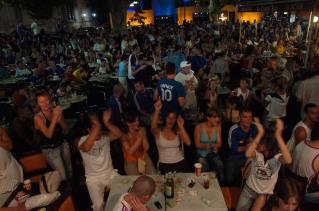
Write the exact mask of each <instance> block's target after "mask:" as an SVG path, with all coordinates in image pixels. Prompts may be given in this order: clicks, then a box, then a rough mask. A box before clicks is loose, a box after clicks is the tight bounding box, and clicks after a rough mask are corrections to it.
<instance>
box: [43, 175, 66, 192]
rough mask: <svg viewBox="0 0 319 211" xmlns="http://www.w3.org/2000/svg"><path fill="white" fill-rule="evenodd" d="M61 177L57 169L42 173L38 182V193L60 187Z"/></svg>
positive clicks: (52, 190) (53, 190)
mask: <svg viewBox="0 0 319 211" xmlns="http://www.w3.org/2000/svg"><path fill="white" fill-rule="evenodd" d="M61 181H62V178H61V175H60V174H59V172H58V171H50V172H47V173H45V174H44V175H42V177H41V180H40V182H39V186H40V193H53V192H55V191H57V190H58V189H59V187H60V184H61Z"/></svg>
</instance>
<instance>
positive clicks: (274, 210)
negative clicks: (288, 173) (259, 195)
mask: <svg viewBox="0 0 319 211" xmlns="http://www.w3.org/2000/svg"><path fill="white" fill-rule="evenodd" d="M301 200H302V191H301V190H300V188H298V185H297V184H296V183H295V182H294V181H293V180H291V179H289V178H285V179H280V180H278V181H277V183H276V186H275V190H274V194H273V195H272V196H271V197H270V198H269V199H268V201H267V202H266V204H265V206H264V207H263V208H262V211H297V210H298V206H299V203H300V202H301Z"/></svg>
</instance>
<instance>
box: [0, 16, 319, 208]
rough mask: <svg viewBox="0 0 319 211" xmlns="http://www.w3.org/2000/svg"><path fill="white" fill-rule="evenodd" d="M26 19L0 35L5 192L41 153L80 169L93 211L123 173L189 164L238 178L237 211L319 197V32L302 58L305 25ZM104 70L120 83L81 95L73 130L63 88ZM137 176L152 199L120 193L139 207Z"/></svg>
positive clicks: (68, 90)
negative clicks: (120, 25)
mask: <svg viewBox="0 0 319 211" xmlns="http://www.w3.org/2000/svg"><path fill="white" fill-rule="evenodd" d="M19 27H21V26H19ZM34 27H35V26H34V24H33V28H32V30H31V31H30V32H28V31H27V30H21V29H20V28H19V29H20V30H17V31H16V32H13V33H11V34H1V35H0V48H1V55H0V78H1V79H6V78H8V77H11V78H16V79H21V81H22V82H19V83H18V82H17V83H16V84H14V86H13V87H10V88H8V87H5V90H4V91H5V92H6V93H7V95H10V96H11V99H10V104H8V103H5V102H3V103H1V106H2V107H1V109H2V108H3V111H4V112H2V113H1V115H2V117H1V118H2V126H1V128H2V129H1V130H0V132H1V133H0V134H1V136H0V137H1V139H0V150H2V151H5V153H2V152H1V154H0V157H1V159H0V193H3V192H6V191H10V190H13V189H14V188H15V187H16V184H17V183H20V182H22V181H23V174H22V172H21V166H20V164H19V163H17V162H16V159H19V158H21V157H23V156H25V155H26V154H28V153H30V152H42V153H43V155H44V156H45V158H46V161H47V162H48V164H49V165H50V167H51V168H52V169H54V170H57V171H58V172H59V173H60V175H61V177H62V179H63V180H65V181H69V182H70V183H71V184H72V185H77V184H74V172H75V171H76V172H79V171H78V169H79V168H84V175H85V182H86V186H87V189H88V192H89V196H90V198H91V201H92V204H93V205H92V208H93V210H94V211H101V210H103V209H104V203H105V202H104V192H105V189H106V188H111V183H112V178H114V177H115V176H116V175H118V174H119V173H121V174H126V175H139V174H149V175H150V174H156V173H157V172H159V173H161V174H166V173H168V172H191V171H193V167H192V166H193V164H194V163H195V162H200V163H201V164H202V165H203V170H204V171H215V172H216V173H217V178H218V180H219V182H220V184H221V185H222V186H239V187H242V193H241V195H240V199H239V202H238V205H237V210H239V211H246V210H249V209H252V210H301V209H304V210H307V207H312V208H310V209H314V207H318V206H319V204H318V202H319V196H318V194H319V182H318V181H319V178H318V175H319V156H318V155H319V145H318V143H319V128H318V122H319V92H318V91H317V90H318V88H319V63H318V61H319V39H317V38H314V39H313V40H310V41H309V42H310V43H311V44H310V50H309V54H307V55H306V50H307V44H308V43H305V39H306V33H305V31H306V30H305V29H306V26H305V25H303V24H302V22H300V21H297V22H294V23H289V22H287V21H285V20H280V19H277V18H273V19H267V20H266V19H264V20H262V21H261V22H260V23H256V22H254V23H250V22H243V23H239V22H237V23H231V22H227V23H222V24H218V25H214V24H207V23H197V24H194V23H185V24H184V25H182V26H177V25H171V24H167V25H164V26H147V27H146V26H144V27H133V28H131V29H129V30H127V31H125V32H112V31H109V30H107V29H105V30H104V29H103V28H85V29H81V28H80V29H78V30H70V29H67V28H63V27H62V29H61V30H59V31H58V32H56V33H46V32H45V31H43V30H35V29H34ZM306 59H308V66H307V67H304V63H305V60H306ZM102 75H107V76H112V77H114V76H115V77H116V78H117V83H116V84H115V85H113V84H112V85H111V84H109V83H108V84H105V85H104V87H102V88H101V86H94V89H96V92H98V91H99V90H98V89H100V88H101V89H102V90H103V89H104V90H108V91H109V93H110V94H109V95H108V96H105V95H104V96H103V97H104V98H103V99H104V103H102V104H100V105H94V106H92V105H88V104H85V103H84V105H82V108H81V109H79V110H78V111H77V112H74V113H75V116H74V117H73V118H76V119H77V121H78V124H77V129H75V128H74V127H71V125H70V123H68V121H66V118H65V117H64V116H65V115H66V114H65V110H64V109H63V108H62V106H60V104H59V98H61V97H67V96H72V95H73V94H74V93H75V94H83V95H87V97H89V96H88V95H90V93H89V92H88V90H89V89H90V88H89V87H92V84H91V82H90V80H89V79H90V78H92V77H100V76H102ZM22 79H23V80H22ZM52 81H58V84H57V85H56V83H54V84H52ZM110 90H111V91H110ZM8 93H9V94H8ZM104 94H105V93H104ZM4 108H5V110H4ZM71 112H72V109H71ZM9 114H13V115H9ZM75 130H76V131H75ZM70 133H71V135H70ZM11 142H12V144H13V145H11ZM113 143H114V144H113ZM114 145H115V146H114ZM118 149H120V150H118ZM10 150H11V151H12V154H13V155H14V156H15V158H16V159H15V158H12V154H11V153H10ZM112 151H113V152H112ZM77 154H80V156H78V155H77ZM2 156H4V157H3V158H2ZM119 158H120V159H122V160H123V162H115V160H116V159H119ZM79 159H82V160H83V165H82V164H79V163H82V162H72V160H79ZM6 160H9V161H8V162H7V161H6ZM119 164H120V165H119ZM113 165H115V167H116V168H117V169H119V172H118V171H117V170H116V169H115V168H113ZM121 169H122V170H121ZM140 180H141V181H140V183H141V184H144V185H145V184H147V185H148V187H149V189H147V188H146V190H147V192H146V193H145V196H147V197H146V198H147V199H145V200H143V199H142V198H143V197H142V196H141V197H136V196H131V195H132V193H129V194H127V195H125V196H123V197H121V200H125V199H127V200H126V202H125V204H126V206H127V207H133V209H134V207H135V209H134V210H144V209H145V207H144V205H143V204H144V203H145V202H146V201H147V200H148V199H149V197H150V196H151V195H152V193H153V192H154V190H153V189H154V184H153V182H152V180H151V179H150V178H148V177H142V179H140ZM138 183H139V182H138V181H137V182H136V184H135V185H137V184H138ZM139 190H140V187H135V186H134V187H133V193H134V191H139ZM133 195H134V194H133ZM122 205H123V203H122ZM122 205H121V203H120V204H118V205H117V207H118V208H117V209H116V210H122V209H123V206H122ZM121 206H122V207H121ZM141 207H144V208H143V209H142V208H141ZM145 210H147V209H145Z"/></svg>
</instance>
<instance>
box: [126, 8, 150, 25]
mask: <svg viewBox="0 0 319 211" xmlns="http://www.w3.org/2000/svg"><path fill="white" fill-rule="evenodd" d="M143 14H144V11H143V10H142V8H141V5H140V4H136V5H135V12H134V15H133V17H131V18H130V21H131V22H138V23H139V24H140V25H145V19H146V17H144V16H143Z"/></svg>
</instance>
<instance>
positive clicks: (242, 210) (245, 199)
mask: <svg viewBox="0 0 319 211" xmlns="http://www.w3.org/2000/svg"><path fill="white" fill-rule="evenodd" d="M257 198H258V193H256V192H255V191H254V190H252V189H251V188H250V187H248V186H247V185H245V186H244V188H243V190H242V191H241V194H240V197H239V200H238V204H237V208H236V211H248V210H249V209H250V207H251V206H252V205H253V203H254V201H255V200H256V199H257Z"/></svg>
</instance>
